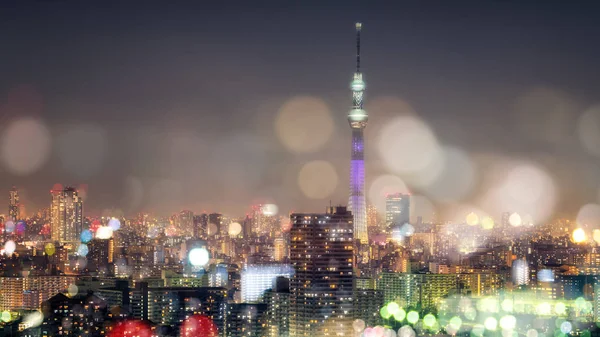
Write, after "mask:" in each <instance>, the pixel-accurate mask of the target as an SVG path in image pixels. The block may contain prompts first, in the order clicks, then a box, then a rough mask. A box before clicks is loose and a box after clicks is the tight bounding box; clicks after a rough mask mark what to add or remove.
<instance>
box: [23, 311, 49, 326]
mask: <svg viewBox="0 0 600 337" xmlns="http://www.w3.org/2000/svg"><path fill="white" fill-rule="evenodd" d="M43 321H44V314H42V313H41V312H40V311H37V310H36V311H34V312H32V313H30V314H28V315H27V316H25V318H24V319H23V324H24V325H25V326H27V327H29V328H35V327H37V326H40V325H41V324H42V322H43Z"/></svg>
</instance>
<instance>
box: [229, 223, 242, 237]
mask: <svg viewBox="0 0 600 337" xmlns="http://www.w3.org/2000/svg"><path fill="white" fill-rule="evenodd" d="M241 232H242V225H240V224H239V223H237V222H232V223H230V224H229V235H230V236H237V235H239V234H240V233H241Z"/></svg>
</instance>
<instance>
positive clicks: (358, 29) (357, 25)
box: [356, 22, 362, 73]
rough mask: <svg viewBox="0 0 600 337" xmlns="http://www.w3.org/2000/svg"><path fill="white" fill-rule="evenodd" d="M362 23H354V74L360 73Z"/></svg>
mask: <svg viewBox="0 0 600 337" xmlns="http://www.w3.org/2000/svg"><path fill="white" fill-rule="evenodd" d="M361 28H362V23H360V22H357V23H356V72H357V73H360V29H361Z"/></svg>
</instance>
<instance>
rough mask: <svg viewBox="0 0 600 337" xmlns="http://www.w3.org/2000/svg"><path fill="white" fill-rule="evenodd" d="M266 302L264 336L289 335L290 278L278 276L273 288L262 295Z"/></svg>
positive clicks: (283, 336)
mask: <svg viewBox="0 0 600 337" xmlns="http://www.w3.org/2000/svg"><path fill="white" fill-rule="evenodd" d="M264 302H265V303H266V304H267V314H266V322H267V327H268V328H267V331H265V332H264V336H265V337H289V336H290V317H289V312H290V280H289V279H287V278H285V277H278V278H277V280H276V281H275V288H273V289H270V290H267V291H266V292H265V296H264Z"/></svg>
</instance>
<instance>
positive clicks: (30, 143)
mask: <svg viewBox="0 0 600 337" xmlns="http://www.w3.org/2000/svg"><path fill="white" fill-rule="evenodd" d="M1 141H2V143H1V146H2V147H1V153H2V158H1V159H2V162H3V163H4V166H5V167H6V169H7V170H8V171H9V172H11V173H13V174H16V175H20V176H24V175H28V174H31V173H34V172H35V171H37V170H38V169H40V168H41V167H42V165H43V164H44V163H45V162H46V161H47V159H48V157H49V155H50V149H51V147H52V144H51V137H50V132H49V131H48V129H47V128H46V126H45V125H44V124H42V123H41V122H40V121H38V120H36V119H33V118H25V119H19V120H16V121H14V122H12V123H10V124H9V125H8V127H7V128H6V129H5V130H4V131H3V134H2V140H1Z"/></svg>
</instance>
